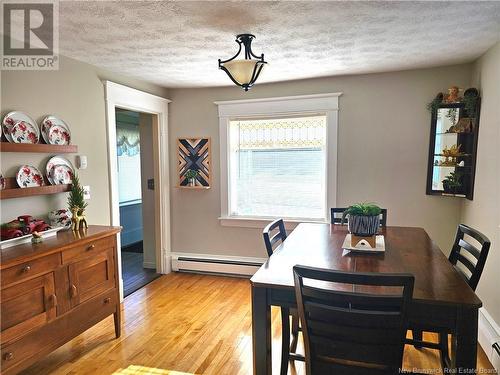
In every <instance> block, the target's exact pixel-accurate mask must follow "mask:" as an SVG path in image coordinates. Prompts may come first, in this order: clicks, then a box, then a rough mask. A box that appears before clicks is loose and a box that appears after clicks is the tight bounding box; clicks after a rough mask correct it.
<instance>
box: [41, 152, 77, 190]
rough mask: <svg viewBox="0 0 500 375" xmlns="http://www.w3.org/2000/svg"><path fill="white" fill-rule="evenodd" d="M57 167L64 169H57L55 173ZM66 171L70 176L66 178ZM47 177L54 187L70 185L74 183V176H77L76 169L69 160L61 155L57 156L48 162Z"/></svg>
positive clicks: (46, 167)
mask: <svg viewBox="0 0 500 375" xmlns="http://www.w3.org/2000/svg"><path fill="white" fill-rule="evenodd" d="M56 167H63V168H57V171H54V172H53V170H54V169H56ZM64 171H66V172H67V173H68V175H69V176H65V173H64ZM56 172H57V173H56ZM45 175H46V176H47V179H48V180H49V182H50V183H51V184H52V185H59V184H70V183H71V182H72V181H73V176H74V175H75V168H74V167H73V164H71V162H70V161H69V160H68V159H66V158H64V157H62V156H60V155H56V156H53V157H52V158H50V159H49V161H48V162H47V165H46V166H45ZM56 175H57V176H56ZM54 177H57V179H54ZM68 179H69V182H59V181H68Z"/></svg>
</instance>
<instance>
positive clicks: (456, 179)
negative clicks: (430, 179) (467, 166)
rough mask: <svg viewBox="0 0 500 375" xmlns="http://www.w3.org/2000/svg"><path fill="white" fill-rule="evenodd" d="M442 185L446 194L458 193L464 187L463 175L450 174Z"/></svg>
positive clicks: (458, 173)
mask: <svg viewBox="0 0 500 375" xmlns="http://www.w3.org/2000/svg"><path fill="white" fill-rule="evenodd" d="M442 183H443V190H444V191H445V192H453V193H456V192H457V191H459V190H460V188H461V187H462V173H460V172H450V174H449V175H448V176H446V177H445V178H444V180H443V181H442Z"/></svg>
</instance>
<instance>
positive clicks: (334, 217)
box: [330, 207, 387, 227]
mask: <svg viewBox="0 0 500 375" xmlns="http://www.w3.org/2000/svg"><path fill="white" fill-rule="evenodd" d="M345 210H347V207H344V208H337V207H333V208H330V224H342V214H343V213H344V211H345ZM381 210H382V212H381V213H380V226H381V227H385V226H387V208H382V209H381ZM346 224H347V223H346Z"/></svg>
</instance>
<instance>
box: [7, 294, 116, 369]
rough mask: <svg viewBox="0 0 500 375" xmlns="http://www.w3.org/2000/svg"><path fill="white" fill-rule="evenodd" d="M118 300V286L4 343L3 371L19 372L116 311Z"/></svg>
mask: <svg viewBox="0 0 500 375" xmlns="http://www.w3.org/2000/svg"><path fill="white" fill-rule="evenodd" d="M118 304H119V301H118V293H117V290H116V289H111V290H109V291H107V292H106V293H103V294H102V295H100V296H97V297H96V298H94V299H92V300H90V301H87V302H85V303H83V304H82V305H80V306H78V307H77V308H76V309H75V310H74V311H73V313H72V314H65V315H63V316H62V317H59V318H57V319H56V320H53V321H51V322H48V323H47V324H46V325H44V326H42V327H40V328H39V329H37V330H36V331H32V332H29V333H28V334H26V335H25V336H23V337H21V338H20V339H19V340H15V341H13V342H12V343H9V344H7V345H2V347H1V366H0V368H1V369H2V374H9V375H10V374H17V373H18V372H19V370H20V369H22V368H24V367H26V366H27V365H30V364H31V363H33V362H34V361H35V360H36V358H37V356H39V355H41V354H43V355H45V354H48V353H50V352H51V351H52V350H54V349H56V348H57V347H59V346H61V345H63V344H64V343H66V342H67V341H69V340H70V339H71V338H73V337H75V336H76V335H78V334H79V333H80V332H82V331H84V330H86V329H88V328H90V327H92V326H93V325H94V324H96V323H98V322H99V321H101V320H102V319H104V318H105V317H107V316H109V315H111V314H113V313H114V312H115V311H116V306H117V305H118Z"/></svg>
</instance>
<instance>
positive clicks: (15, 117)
mask: <svg viewBox="0 0 500 375" xmlns="http://www.w3.org/2000/svg"><path fill="white" fill-rule="evenodd" d="M20 121H23V122H25V123H28V124H30V125H31V128H34V129H36V130H37V133H38V139H40V131H39V128H38V125H37V124H36V121H35V120H33V119H32V118H31V117H29V116H28V115H27V114H26V113H24V112H20V111H12V112H9V113H7V114H6V115H5V117H4V118H3V120H2V130H3V133H4V134H5V138H7V140H8V141H9V142H10V143H14V140H13V139H12V137H11V135H10V132H11V129H12V128H13V127H14V125H16V123H18V122H20ZM29 143H31V142H29Z"/></svg>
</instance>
